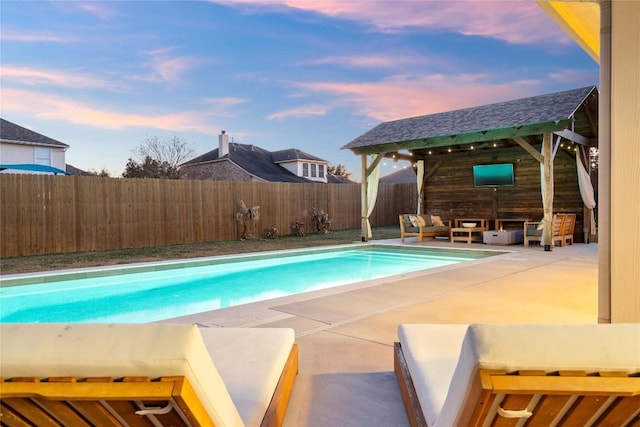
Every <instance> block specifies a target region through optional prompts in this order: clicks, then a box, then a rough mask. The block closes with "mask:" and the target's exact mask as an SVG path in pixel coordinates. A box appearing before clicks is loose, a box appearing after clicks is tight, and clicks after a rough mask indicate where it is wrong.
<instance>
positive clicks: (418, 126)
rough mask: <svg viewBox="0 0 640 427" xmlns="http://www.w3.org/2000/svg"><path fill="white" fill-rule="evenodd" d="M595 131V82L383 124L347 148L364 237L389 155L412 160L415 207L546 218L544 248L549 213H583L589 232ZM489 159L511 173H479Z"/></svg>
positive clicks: (548, 241) (447, 214)
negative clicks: (358, 163)
mask: <svg viewBox="0 0 640 427" xmlns="http://www.w3.org/2000/svg"><path fill="white" fill-rule="evenodd" d="M597 135H598V91H597V89H596V88H595V87H583V88H578V89H573V90H568V91H563V92H556V93H551V94H545V95H540V96H534V97H530V98H524V99H518V100H512V101H507V102H501V103H497V104H491V105H484V106H479V107H473V108H466V109H462V110H455V111H448V112H443V113H437V114H431V115H426V116H420V117H413V118H407V119H401V120H395V121H390V122H385V123H381V124H379V125H378V126H376V127H374V128H373V129H371V130H370V131H368V132H366V133H365V134H363V135H361V136H359V137H358V138H356V139H355V140H353V141H351V142H350V143H349V144H347V145H345V146H344V147H343V148H345V149H350V150H351V151H353V152H354V153H355V154H357V155H360V156H361V157H362V239H363V241H365V240H367V239H368V238H369V237H371V234H370V225H369V219H368V218H369V216H370V214H371V212H372V210H373V206H374V204H375V195H376V189H377V183H378V170H379V165H380V161H381V160H382V159H383V158H392V159H393V160H394V161H398V160H406V161H410V162H411V164H412V166H413V167H414V170H415V172H416V184H417V188H418V194H419V198H418V200H417V206H416V212H417V213H422V212H425V213H429V214H432V215H438V216H441V217H442V218H444V219H453V218H454V217H458V218H470V217H474V218H478V217H481V218H487V219H491V220H493V219H507V218H518V219H529V220H534V219H535V220H538V219H540V218H541V217H542V218H543V221H544V224H545V227H544V229H543V244H544V246H545V249H547V250H550V249H551V246H552V243H553V242H552V240H553V239H552V235H551V233H552V227H551V223H552V217H553V213H554V212H564V213H577V214H578V218H579V220H578V224H579V226H582V230H583V231H584V233H579V234H583V236H582V235H580V236H579V240H581V241H588V240H589V236H590V235H591V234H592V233H593V231H592V229H593V227H594V221H593V215H592V212H593V208H594V207H595V200H594V194H593V187H592V185H591V180H590V169H591V161H590V150H591V149H592V148H597V147H598V139H597ZM484 165H507V166H509V168H510V169H511V168H513V175H514V179H513V181H511V182H508V183H506V186H502V185H499V184H497V185H486V186H482V185H480V184H479V183H478V182H474V173H473V169H474V167H476V166H484ZM554 175H555V177H554ZM554 190H555V191H554ZM554 199H555V200H554ZM578 230H580V227H578Z"/></svg>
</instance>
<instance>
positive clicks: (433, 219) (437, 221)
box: [431, 215, 444, 227]
mask: <svg viewBox="0 0 640 427" xmlns="http://www.w3.org/2000/svg"><path fill="white" fill-rule="evenodd" d="M431 222H432V223H433V225H435V226H436V227H444V222H442V219H441V218H440V216H438V215H431Z"/></svg>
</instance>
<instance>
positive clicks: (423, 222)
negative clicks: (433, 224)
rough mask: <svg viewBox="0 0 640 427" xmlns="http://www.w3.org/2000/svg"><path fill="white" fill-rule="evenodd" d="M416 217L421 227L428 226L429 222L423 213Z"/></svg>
mask: <svg viewBox="0 0 640 427" xmlns="http://www.w3.org/2000/svg"><path fill="white" fill-rule="evenodd" d="M416 218H417V219H418V224H420V227H426V226H427V222H426V221H425V220H424V218H423V217H422V215H417V216H416Z"/></svg>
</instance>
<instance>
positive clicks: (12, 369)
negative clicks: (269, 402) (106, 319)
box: [0, 323, 243, 426]
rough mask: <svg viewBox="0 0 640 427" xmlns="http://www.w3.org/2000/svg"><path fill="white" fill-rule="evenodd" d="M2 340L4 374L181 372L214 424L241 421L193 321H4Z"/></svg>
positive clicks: (0, 371) (1, 369)
mask: <svg viewBox="0 0 640 427" xmlns="http://www.w3.org/2000/svg"><path fill="white" fill-rule="evenodd" d="M0 342H1V343H2V345H1V346H0V374H1V375H2V376H3V377H4V378H12V377H33V376H35V377H40V378H46V377H52V376H53V377H77V378H86V377H114V378H120V377H123V376H147V377H150V378H158V377H161V376H185V377H186V378H187V379H188V380H189V382H190V383H191V385H192V387H193V389H194V390H195V392H196V394H197V395H198V397H199V398H200V400H201V402H202V404H203V405H204V407H205V409H206V410H207V413H208V414H209V416H210V417H211V419H212V420H213V422H214V423H215V424H216V425H229V426H241V425H243V423H242V419H241V417H240V414H239V413H238V410H237V409H236V407H235V405H234V403H233V401H232V399H231V396H230V395H229V392H228V390H227V387H226V386H225V383H224V381H223V379H222V377H221V376H220V374H219V372H218V370H217V369H216V366H215V365H214V363H213V362H212V360H211V357H210V355H209V353H208V351H207V349H206V347H205V344H204V342H203V340H202V337H201V335H200V332H199V330H198V328H197V327H196V326H194V325H173V324H155V323H149V324H88V323H84V324H80V323H77V324H59V323H29V324H26V323H22V324H21V323H4V324H2V327H0Z"/></svg>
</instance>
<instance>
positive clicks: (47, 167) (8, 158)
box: [0, 119, 69, 174]
mask: <svg viewBox="0 0 640 427" xmlns="http://www.w3.org/2000/svg"><path fill="white" fill-rule="evenodd" d="M68 148H69V146H68V145H67V144H64V143H62V142H60V141H56V140H55V139H52V138H49V137H48V136H44V135H42V134H39V133H37V132H34V131H32V130H29V129H27V128H23V127H22V126H18V125H17V124H15V123H12V122H10V121H8V120H4V119H0V170H1V171H2V172H3V173H55V174H66V171H65V170H66V164H65V153H66V151H67V149H68Z"/></svg>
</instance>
